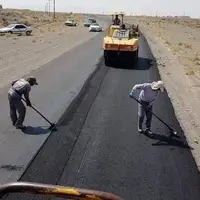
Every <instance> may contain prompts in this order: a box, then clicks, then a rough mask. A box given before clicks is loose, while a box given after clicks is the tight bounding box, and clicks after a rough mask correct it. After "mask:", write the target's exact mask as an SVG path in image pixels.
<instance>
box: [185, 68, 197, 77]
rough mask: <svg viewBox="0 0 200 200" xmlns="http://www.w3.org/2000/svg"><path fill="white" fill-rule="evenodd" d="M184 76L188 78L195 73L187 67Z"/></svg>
mask: <svg viewBox="0 0 200 200" xmlns="http://www.w3.org/2000/svg"><path fill="white" fill-rule="evenodd" d="M185 74H186V75H188V76H191V75H195V72H194V70H193V69H192V68H191V67H188V68H187V69H186V71H185Z"/></svg>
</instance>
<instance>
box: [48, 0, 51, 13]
mask: <svg viewBox="0 0 200 200" xmlns="http://www.w3.org/2000/svg"><path fill="white" fill-rule="evenodd" d="M48 1H49V16H50V15H51V0H48Z"/></svg>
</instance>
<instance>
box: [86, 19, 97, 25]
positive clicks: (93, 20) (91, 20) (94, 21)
mask: <svg viewBox="0 0 200 200" xmlns="http://www.w3.org/2000/svg"><path fill="white" fill-rule="evenodd" d="M93 23H97V21H96V19H92V18H89V19H88V20H87V21H86V22H85V23H84V26H85V27H90V25H91V24H93Z"/></svg>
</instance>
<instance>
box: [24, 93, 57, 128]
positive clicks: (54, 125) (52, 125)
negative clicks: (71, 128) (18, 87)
mask: <svg viewBox="0 0 200 200" xmlns="http://www.w3.org/2000/svg"><path fill="white" fill-rule="evenodd" d="M21 99H22V100H23V101H24V102H26V100H25V99H24V98H22V97H21ZM30 107H31V108H32V109H33V110H35V111H36V112H37V113H38V114H39V115H40V116H41V117H42V118H43V119H45V120H46V121H47V122H48V123H49V124H50V125H51V126H50V127H49V128H48V129H50V130H52V131H57V128H56V124H55V123H52V122H50V121H49V120H48V119H47V118H46V117H45V116H44V115H43V114H42V113H41V112H39V111H38V110H37V109H36V108H34V107H33V106H30Z"/></svg>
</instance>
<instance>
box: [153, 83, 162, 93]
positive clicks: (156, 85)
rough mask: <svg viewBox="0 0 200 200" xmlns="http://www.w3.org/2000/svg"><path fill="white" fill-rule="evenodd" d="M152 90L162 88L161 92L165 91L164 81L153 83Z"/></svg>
mask: <svg viewBox="0 0 200 200" xmlns="http://www.w3.org/2000/svg"><path fill="white" fill-rule="evenodd" d="M151 88H152V90H159V89H160V90H161V92H163V91H164V84H163V82H162V81H157V82H153V83H152V85H151Z"/></svg>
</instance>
